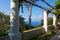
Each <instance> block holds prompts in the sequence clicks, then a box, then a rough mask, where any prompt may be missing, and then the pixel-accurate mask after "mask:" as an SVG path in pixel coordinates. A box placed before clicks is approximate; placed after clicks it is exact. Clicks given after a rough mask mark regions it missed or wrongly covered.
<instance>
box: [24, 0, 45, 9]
mask: <svg viewBox="0 0 60 40" xmlns="http://www.w3.org/2000/svg"><path fill="white" fill-rule="evenodd" d="M25 2H26V3H29V4H32V5H34V6H36V7H39V8H41V9H44V10H45V8H44V7H42V6H39V5H37V4H34V3H32V2H29V1H25Z"/></svg>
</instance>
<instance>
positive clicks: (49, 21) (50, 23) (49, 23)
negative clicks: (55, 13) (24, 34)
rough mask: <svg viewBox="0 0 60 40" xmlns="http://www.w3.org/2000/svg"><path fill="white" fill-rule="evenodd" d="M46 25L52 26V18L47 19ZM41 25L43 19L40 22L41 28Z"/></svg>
mask: <svg viewBox="0 0 60 40" xmlns="http://www.w3.org/2000/svg"><path fill="white" fill-rule="evenodd" d="M47 20H48V25H52V24H53V19H52V18H50V17H49V18H48V19H47ZM42 25H43V19H42V20H41V26H42Z"/></svg>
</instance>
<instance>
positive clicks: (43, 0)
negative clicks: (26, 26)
mask: <svg viewBox="0 0 60 40" xmlns="http://www.w3.org/2000/svg"><path fill="white" fill-rule="evenodd" d="M41 1H42V2H44V3H45V4H47V5H48V6H50V7H51V8H53V9H54V7H52V6H51V5H50V4H49V3H47V2H46V1H45V0H41Z"/></svg>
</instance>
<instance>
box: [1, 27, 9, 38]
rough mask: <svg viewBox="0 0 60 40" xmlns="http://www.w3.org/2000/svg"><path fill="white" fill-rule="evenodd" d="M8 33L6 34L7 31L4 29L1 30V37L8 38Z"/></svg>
mask: <svg viewBox="0 0 60 40" xmlns="http://www.w3.org/2000/svg"><path fill="white" fill-rule="evenodd" d="M7 35H8V33H7V32H6V30H5V29H4V28H0V37H2V36H7Z"/></svg>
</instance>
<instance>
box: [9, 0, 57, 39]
mask: <svg viewBox="0 0 60 40" xmlns="http://www.w3.org/2000/svg"><path fill="white" fill-rule="evenodd" d="M42 1H43V2H44V0H42ZM25 2H27V3H30V4H32V5H34V6H37V7H39V8H41V9H43V10H44V25H43V27H44V29H45V31H46V32H47V27H48V26H47V16H48V15H47V14H48V13H49V12H50V11H51V10H48V9H45V8H44V7H41V6H39V5H37V4H34V3H32V2H29V1H25ZM19 3H20V2H19V0H11V6H10V9H11V14H10V33H9V36H10V40H22V34H21V32H19ZM45 3H46V4H47V2H45ZM47 5H48V6H50V5H49V4H47ZM50 7H51V8H52V9H54V8H53V7H52V6H50ZM55 21H56V16H55V15H53V25H55Z"/></svg>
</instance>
